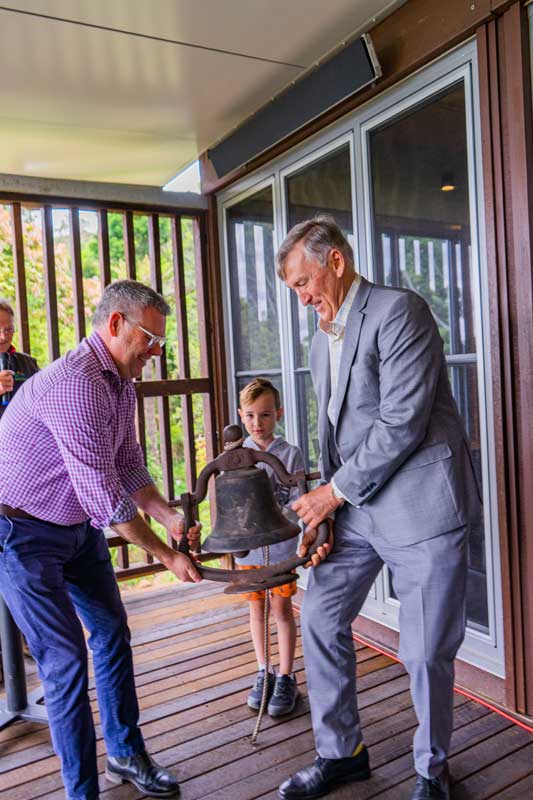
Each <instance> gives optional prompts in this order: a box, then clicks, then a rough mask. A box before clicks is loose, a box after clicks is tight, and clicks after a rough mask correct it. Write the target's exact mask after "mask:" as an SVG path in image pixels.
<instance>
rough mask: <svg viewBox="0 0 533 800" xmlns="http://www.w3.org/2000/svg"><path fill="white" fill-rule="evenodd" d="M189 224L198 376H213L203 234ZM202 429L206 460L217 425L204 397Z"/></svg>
mask: <svg viewBox="0 0 533 800" xmlns="http://www.w3.org/2000/svg"><path fill="white" fill-rule="evenodd" d="M192 225H193V240H194V265H195V277H196V298H197V308H198V331H199V337H200V365H201V371H202V375H212V374H213V348H212V342H213V330H212V327H211V314H210V303H209V288H208V287H209V277H208V272H207V231H206V226H205V221H204V220H203V218H200V219H198V218H197V217H195V218H194V219H193V222H192ZM203 406H204V429H205V439H206V447H207V459H208V461H209V460H211V459H213V458H214V457H215V456H216V455H217V429H216V428H217V426H216V414H215V398H214V397H213V396H212V395H211V394H208V395H204V399H203Z"/></svg>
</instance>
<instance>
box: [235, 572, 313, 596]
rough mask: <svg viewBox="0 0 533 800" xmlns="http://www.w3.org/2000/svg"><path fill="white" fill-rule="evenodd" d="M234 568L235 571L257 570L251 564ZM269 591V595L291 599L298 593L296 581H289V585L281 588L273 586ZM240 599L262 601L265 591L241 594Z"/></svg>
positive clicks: (284, 584)
mask: <svg viewBox="0 0 533 800" xmlns="http://www.w3.org/2000/svg"><path fill="white" fill-rule="evenodd" d="M236 566H237V569H259V566H255V565H253V564H237V565H236ZM269 591H270V594H277V595H278V596H279V597H292V596H293V594H296V592H297V591H298V587H297V586H296V581H291V582H290V583H283V584H282V585H281V586H273V587H272V589H270V590H269ZM241 597H242V598H243V599H244V600H250V601H254V600H263V599H264V597H265V591H264V589H262V590H261V591H259V592H243V593H242V594H241Z"/></svg>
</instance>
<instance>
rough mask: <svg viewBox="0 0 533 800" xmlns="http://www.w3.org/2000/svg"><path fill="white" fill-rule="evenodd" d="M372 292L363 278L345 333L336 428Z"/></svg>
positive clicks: (336, 403) (336, 408) (336, 402)
mask: <svg viewBox="0 0 533 800" xmlns="http://www.w3.org/2000/svg"><path fill="white" fill-rule="evenodd" d="M371 291H372V284H371V283H369V282H368V281H367V280H365V279H364V278H361V285H360V286H359V289H358V290H357V294H356V295H355V299H354V301H353V305H352V307H351V309H350V313H349V314H348V320H347V322H346V328H345V331H344V342H343V345H342V353H341V361H340V365H339V382H338V385H337V396H336V398H335V427H336V426H337V422H338V419H339V414H340V410H341V408H342V404H343V402H344V395H345V394H346V389H347V387H348V379H349V377H350V370H351V368H352V364H353V362H354V358H355V355H356V353H357V348H358V346H359V337H360V335H361V326H362V324H363V319H364V307H365V306H366V304H367V301H368V296H369V294H370V292H371Z"/></svg>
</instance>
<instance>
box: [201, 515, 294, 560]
mask: <svg viewBox="0 0 533 800" xmlns="http://www.w3.org/2000/svg"><path fill="white" fill-rule="evenodd" d="M215 527H216V526H215ZM299 533H300V527H299V526H298V525H295V524H294V523H293V522H289V520H286V521H285V524H284V526H283V527H282V528H276V529H274V530H269V531H268V532H266V533H265V532H264V531H257V533H251V534H250V533H243V534H238V533H232V534H231V536H226V535H221V534H220V533H217V531H216V530H215V531H213V533H212V534H210V536H208V537H207V539H206V540H205V541H204V542H203V543H202V550H206V551H207V552H208V553H239V552H241V551H242V550H255V549H256V548H257V547H267V546H268V545H271V544H277V543H278V542H286V541H287V540H288V539H294V537H295V536H298V534H299Z"/></svg>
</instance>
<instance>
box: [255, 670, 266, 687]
mask: <svg viewBox="0 0 533 800" xmlns="http://www.w3.org/2000/svg"><path fill="white" fill-rule="evenodd" d="M264 682H265V670H264V669H262V670H260V671H259V672H258V673H257V675H256V678H255V686H254V689H257V691H259V692H260V691H262V689H263V684H264Z"/></svg>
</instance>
